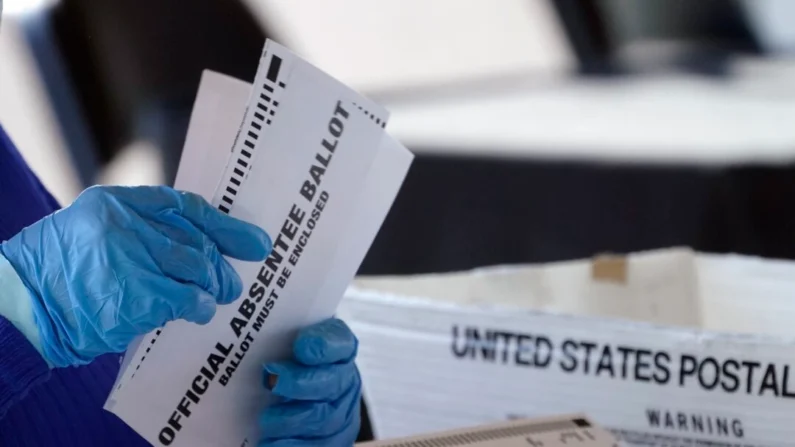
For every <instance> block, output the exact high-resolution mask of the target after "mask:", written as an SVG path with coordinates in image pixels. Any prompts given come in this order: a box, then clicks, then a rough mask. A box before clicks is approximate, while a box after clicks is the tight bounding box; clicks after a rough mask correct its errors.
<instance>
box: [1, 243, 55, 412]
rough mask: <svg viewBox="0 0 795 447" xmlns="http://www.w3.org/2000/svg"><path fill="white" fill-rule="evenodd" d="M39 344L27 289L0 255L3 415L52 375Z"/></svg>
mask: <svg viewBox="0 0 795 447" xmlns="http://www.w3.org/2000/svg"><path fill="white" fill-rule="evenodd" d="M34 345H38V346H34ZM40 348H41V345H40V344H39V336H38V331H37V329H36V323H35V321H34V319H33V309H32V307H31V304H30V298H29V297H28V291H27V289H26V288H25V285H24V284H23V283H22V280H21V279H20V278H19V276H18V275H17V273H16V272H15V271H14V268H13V267H11V264H9V262H8V260H6V258H5V257H3V256H0V352H2V353H3V354H2V355H0V419H2V418H3V417H4V416H5V414H6V412H7V411H8V409H9V408H11V406H13V405H14V404H15V403H17V402H18V401H19V400H21V399H22V398H23V397H24V396H25V394H27V392H28V390H29V389H30V388H31V387H33V386H35V385H36V384H38V383H40V382H42V381H44V380H46V379H47V377H48V376H49V372H50V368H49V367H48V366H47V362H45V360H44V358H43V357H42V356H41V353H40Z"/></svg>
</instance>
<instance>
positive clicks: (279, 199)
mask: <svg viewBox="0 0 795 447" xmlns="http://www.w3.org/2000/svg"><path fill="white" fill-rule="evenodd" d="M246 98H248V102H246ZM387 118H388V113H387V112H386V111H385V110H384V109H382V108H381V107H379V106H378V105H376V104H374V103H372V102H371V101H369V100H368V99H366V98H364V97H362V96H360V95H359V94H357V93H356V92H354V91H352V90H350V89H349V88H347V87H345V86H344V85H342V84H340V83H339V82H337V81H336V80H334V79H332V78H331V77H329V76H328V75H326V74H324V73H323V72H321V71H320V70H318V69H317V68H315V67H313V66H311V65H310V64H308V63H307V62H306V61H304V60H302V59H300V58H299V57H297V56H296V55H294V54H293V53H291V52H290V51H289V50H287V49H286V48H284V47H282V46H280V45H278V44H276V43H274V42H271V41H268V42H267V43H266V45H265V50H264V52H263V54H262V58H261V60H260V67H259V69H258V71H257V75H256V79H255V81H254V85H252V86H248V85H247V84H245V83H242V82H240V81H236V80H233V79H230V78H227V77H224V76H221V75H217V74H214V73H210V72H207V73H205V75H204V77H203V79H202V85H201V87H200V90H199V94H198V96H197V99H196V104H195V106H194V111H193V116H192V117H191V124H190V128H189V130H188V135H187V139H186V145H185V151H184V154H183V158H182V162H181V164H180V169H179V173H178V176H177V182H176V185H175V186H176V187H177V188H178V189H184V190H189V191H193V192H196V193H198V194H201V195H202V196H204V197H205V198H206V199H207V200H209V201H211V202H212V203H213V205H214V206H216V207H217V208H218V209H219V210H221V211H222V212H225V213H228V214H229V215H231V216H233V217H236V218H239V219H243V220H245V221H248V222H252V223H255V224H257V225H259V226H260V227H262V228H264V229H265V230H266V231H267V232H268V233H269V234H270V235H271V237H272V239H273V242H274V250H273V252H272V253H271V255H270V256H269V257H268V259H267V260H266V261H265V262H260V263H250V262H241V261H236V260H230V262H231V263H232V265H233V266H234V267H235V269H236V270H237V272H238V273H239V274H240V277H241V278H242V279H243V283H244V292H243V296H241V297H240V299H239V300H238V301H236V302H235V303H233V304H231V305H228V306H221V307H219V309H218V313H217V314H216V316H215V318H214V319H213V321H212V322H211V323H210V324H208V325H206V326H196V325H193V324H190V323H187V322H184V321H176V322H173V323H169V324H168V325H166V326H165V327H164V328H162V329H160V330H157V331H155V332H153V333H150V334H148V335H146V336H145V337H143V338H141V339H140V340H138V341H137V342H136V343H135V344H134V345H133V346H132V347H131V348H130V349H129V351H128V354H127V356H126V357H125V361H124V364H123V367H122V372H121V374H120V376H119V378H118V381H117V384H116V386H115V387H114V391H113V392H112V394H111V396H110V397H109V398H108V401H107V403H106V405H105V408H106V409H108V410H109V411H111V412H113V413H115V414H116V415H118V416H119V417H120V418H121V419H123V420H124V421H125V422H126V423H127V424H129V425H130V426H131V427H132V428H133V429H135V430H136V431H137V432H138V433H139V434H141V436H143V437H144V438H145V439H146V440H148V441H149V442H151V443H152V444H154V445H157V446H161V445H162V446H241V445H252V444H256V441H257V439H258V438H259V436H260V435H261V434H260V433H258V429H257V424H256V418H257V415H258V414H259V412H260V411H261V410H262V409H263V407H264V406H265V405H267V402H268V398H269V396H268V394H267V392H266V390H265V389H264V387H263V384H262V364H263V362H266V361H272V360H277V359H285V358H288V357H289V355H290V348H291V344H292V341H293V339H294V337H295V334H296V332H297V330H298V329H299V328H300V327H302V326H305V325H307V324H311V323H314V322H317V321H320V320H322V319H325V318H328V317H330V316H332V315H333V314H334V312H335V310H336V308H337V305H338V303H339V301H340V299H341V298H342V296H343V293H344V292H345V289H346V287H347V285H348V283H349V282H350V281H351V280H352V279H353V276H354V275H355V273H356V271H357V269H358V267H359V265H360V263H361V262H362V260H363V258H364V256H365V254H366V252H367V250H368V249H369V247H370V244H371V243H372V241H373V239H374V238H375V235H376V233H377V232H378V229H379V227H380V226H381V223H382V222H383V219H384V217H385V215H386V213H387V211H388V210H389V208H390V206H391V204H392V202H393V200H394V198H395V196H396V194H397V192H398V190H399V188H400V185H401V183H402V181H403V179H404V177H405V175H406V173H407V171H408V168H409V165H410V164H411V161H412V158H413V156H412V155H411V153H410V152H409V151H408V150H406V149H405V148H404V147H403V146H402V145H401V144H400V143H398V142H397V141H396V140H394V139H393V138H391V137H390V136H389V135H387V134H386V133H385V131H384V127H385V126H386V121H387ZM241 122H242V124H241ZM235 134H237V135H236V136H235ZM230 146H232V147H233V149H232V152H231V154H230V152H229V147H230Z"/></svg>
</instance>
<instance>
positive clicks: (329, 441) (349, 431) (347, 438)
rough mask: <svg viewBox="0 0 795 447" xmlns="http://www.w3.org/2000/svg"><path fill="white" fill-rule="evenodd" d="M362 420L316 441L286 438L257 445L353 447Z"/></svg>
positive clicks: (272, 446) (263, 446)
mask: <svg viewBox="0 0 795 447" xmlns="http://www.w3.org/2000/svg"><path fill="white" fill-rule="evenodd" d="M360 421H361V419H359V418H357V419H356V420H355V421H353V423H351V424H350V425H349V426H347V427H345V429H344V430H342V431H341V432H339V433H336V434H334V435H331V436H328V437H325V438H316V439H307V438H286V439H275V438H265V439H263V440H262V441H260V442H259V444H257V446H258V447H329V446H332V447H342V446H345V447H347V446H352V445H353V443H354V442H356V438H357V437H358V436H359V429H360V426H361V422H360Z"/></svg>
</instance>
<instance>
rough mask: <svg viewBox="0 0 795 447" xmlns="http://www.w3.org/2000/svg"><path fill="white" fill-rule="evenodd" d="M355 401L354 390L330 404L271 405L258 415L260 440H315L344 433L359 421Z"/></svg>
mask: <svg viewBox="0 0 795 447" xmlns="http://www.w3.org/2000/svg"><path fill="white" fill-rule="evenodd" d="M359 400H360V393H359V388H358V387H357V388H354V389H351V390H350V392H349V393H347V394H344V395H343V397H341V398H340V399H338V400H336V401H334V402H301V401H292V402H286V403H282V404H278V405H272V406H270V407H268V408H266V409H265V410H264V411H263V412H262V414H261V415H260V419H259V425H260V429H261V430H262V434H263V440H268V439H287V438H302V439H313V438H314V439H317V438H327V437H331V436H334V435H336V434H338V433H341V432H344V431H345V430H346V429H347V428H349V427H350V426H351V425H353V424H356V423H357V421H358V420H359V418H360V415H359Z"/></svg>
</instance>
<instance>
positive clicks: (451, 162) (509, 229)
mask: <svg viewBox="0 0 795 447" xmlns="http://www.w3.org/2000/svg"><path fill="white" fill-rule="evenodd" d="M793 203H795V165H792V164H791V165H786V166H780V167H772V166H770V167H768V166H738V167H730V166H729V167H723V168H703V167H701V168H700V167H695V166H659V165H643V164H599V163H586V162H554V161H544V160H525V161H517V160H493V159H492V160H490V159H479V158H477V159H476V158H463V157H461V158H456V157H436V156H429V155H420V156H418V157H417V159H416V160H415V162H414V165H413V166H412V168H411V171H410V172H409V175H408V178H407V179H406V182H405V184H404V186H403V189H402V190H401V192H400V194H399V196H398V199H397V201H396V202H395V204H394V206H393V207H392V210H391V211H390V214H389V216H388V218H387V220H386V222H385V224H384V226H383V228H382V230H381V232H380V233H379V235H378V237H377V238H376V240H375V243H374V244H373V246H372V248H371V250H370V252H369V253H368V255H367V258H366V260H365V262H364V264H363V266H362V268H361V270H360V273H361V274H415V273H428V272H444V271H454V270H464V269H471V268H475V267H481V266H486V265H494V264H505V263H528V262H551V261H560V260H570V259H580V258H587V257H590V256H593V255H595V254H599V253H604V252H613V253H628V252H633V251H640V250H649V249H655V248H664V247H671V246H689V247H693V248H695V249H697V250H701V251H705V252H714V253H728V252H735V253H742V254H747V255H759V256H766V257H772V258H786V259H795V206H792V204H793Z"/></svg>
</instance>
